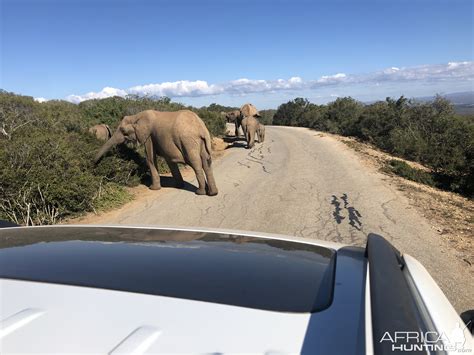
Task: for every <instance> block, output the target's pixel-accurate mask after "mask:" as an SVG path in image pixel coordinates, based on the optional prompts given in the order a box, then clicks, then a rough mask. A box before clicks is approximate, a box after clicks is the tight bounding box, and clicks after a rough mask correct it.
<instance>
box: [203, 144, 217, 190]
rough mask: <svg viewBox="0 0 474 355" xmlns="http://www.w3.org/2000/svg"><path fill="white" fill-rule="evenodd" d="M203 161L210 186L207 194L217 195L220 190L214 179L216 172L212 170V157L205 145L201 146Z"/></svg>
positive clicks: (208, 185)
mask: <svg viewBox="0 0 474 355" xmlns="http://www.w3.org/2000/svg"><path fill="white" fill-rule="evenodd" d="M201 161H202V168H203V170H204V173H205V174H206V180H207V187H208V191H207V194H208V195H209V196H215V195H217V192H218V191H217V185H216V180H214V173H213V172H212V167H211V165H212V158H211V157H210V156H209V154H208V153H207V151H206V148H205V147H204V145H203V146H202V148H201Z"/></svg>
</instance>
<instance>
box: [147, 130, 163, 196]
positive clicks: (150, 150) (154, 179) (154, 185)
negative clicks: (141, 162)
mask: <svg viewBox="0 0 474 355" xmlns="http://www.w3.org/2000/svg"><path fill="white" fill-rule="evenodd" d="M145 152H146V162H147V164H148V168H149V169H150V174H151V186H150V190H159V189H161V183H160V175H159V174H158V170H156V165H155V149H154V147H153V142H152V139H151V137H150V138H148V140H147V141H146V142H145Z"/></svg>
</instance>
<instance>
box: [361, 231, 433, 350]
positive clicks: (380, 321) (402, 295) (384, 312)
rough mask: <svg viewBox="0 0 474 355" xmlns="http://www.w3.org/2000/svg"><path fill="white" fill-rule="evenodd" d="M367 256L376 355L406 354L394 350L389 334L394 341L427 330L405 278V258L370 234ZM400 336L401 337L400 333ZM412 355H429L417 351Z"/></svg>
mask: <svg viewBox="0 0 474 355" xmlns="http://www.w3.org/2000/svg"><path fill="white" fill-rule="evenodd" d="M365 252H366V256H367V258H368V261H369V276H370V298H371V308H372V309H371V312H372V331H373V343H374V353H375V354H377V355H384V354H390V355H394V354H404V352H403V351H402V350H398V349H397V348H392V345H393V343H392V342H391V341H385V340H384V341H381V340H382V339H383V338H385V339H387V338H388V336H387V333H388V335H390V336H391V337H392V338H393V337H394V336H395V332H417V333H418V334H419V332H420V331H422V329H424V326H423V324H420V315H419V312H418V310H417V307H416V303H415V299H414V297H413V295H412V294H411V292H410V288H409V286H408V282H407V280H406V278H405V276H404V275H403V272H402V269H403V268H404V262H403V258H402V257H401V254H400V252H399V251H398V250H397V249H395V248H394V247H393V246H392V245H391V244H390V243H389V242H387V241H386V240H385V239H384V238H383V237H381V236H380V235H377V234H372V233H371V234H369V236H368V238H367V247H366V251H365ZM399 334H400V333H399ZM402 344H403V345H405V344H406V346H407V347H410V346H411V345H415V344H417V343H416V342H414V341H413V342H410V341H408V342H397V343H396V345H398V346H400V345H402ZM410 354H426V352H423V351H417V350H415V349H413V350H412V351H411V352H410Z"/></svg>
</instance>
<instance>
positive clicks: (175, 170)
mask: <svg viewBox="0 0 474 355" xmlns="http://www.w3.org/2000/svg"><path fill="white" fill-rule="evenodd" d="M166 163H167V164H168V166H169V168H170V171H171V175H173V178H174V179H175V180H176V186H178V187H184V180H183V177H182V176H181V171H179V167H178V164H177V163H173V162H172V161H169V160H166Z"/></svg>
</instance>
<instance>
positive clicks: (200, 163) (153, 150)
mask: <svg viewBox="0 0 474 355" xmlns="http://www.w3.org/2000/svg"><path fill="white" fill-rule="evenodd" d="M126 142H133V143H139V144H144V145H145V151H146V161H147V164H148V168H149V169H150V174H151V179H152V184H151V186H150V189H151V190H159V189H160V188H161V183H160V175H159V174H158V171H157V169H156V162H155V157H156V155H159V156H161V157H163V158H164V159H165V161H166V163H167V164H168V166H169V168H170V171H171V174H172V175H173V178H174V179H175V180H176V181H177V184H178V186H179V187H182V186H184V181H183V177H182V176H181V172H180V171H179V168H178V163H184V164H188V165H190V166H191V167H192V168H193V170H194V172H195V174H196V178H197V180H198V183H199V187H198V189H197V190H196V194H197V195H205V194H206V193H207V194H208V195H209V196H215V195H217V193H218V191H217V186H216V182H215V180H214V175H213V172H212V168H211V164H212V158H211V136H210V134H209V131H208V130H207V128H206V125H205V124H204V122H203V121H202V120H201V118H199V116H198V115H196V114H195V113H194V112H192V111H189V110H180V111H175V112H162V111H154V110H147V111H143V112H140V113H138V114H136V115H131V116H125V117H124V118H123V119H122V121H121V122H120V125H119V126H118V128H117V130H116V131H115V133H114V134H113V135H112V137H111V138H110V139H109V140H108V141H107V142H106V143H105V144H104V145H103V146H102V148H101V149H100V150H99V152H98V153H97V155H96V157H95V163H96V164H97V163H98V162H99V160H100V159H101V158H102V156H103V155H104V154H105V153H106V152H107V151H109V150H110V149H111V148H112V147H114V146H116V145H118V144H123V143H126Z"/></svg>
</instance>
